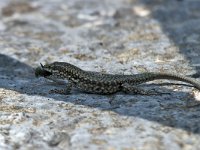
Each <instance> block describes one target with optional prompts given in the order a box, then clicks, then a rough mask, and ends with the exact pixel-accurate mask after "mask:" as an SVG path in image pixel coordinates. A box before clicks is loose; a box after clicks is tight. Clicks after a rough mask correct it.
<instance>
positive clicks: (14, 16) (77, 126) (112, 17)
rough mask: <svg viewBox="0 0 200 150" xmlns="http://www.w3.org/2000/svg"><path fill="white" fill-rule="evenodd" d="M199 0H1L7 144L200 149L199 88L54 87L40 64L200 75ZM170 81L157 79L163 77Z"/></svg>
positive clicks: (0, 69) (8, 149) (7, 148)
mask: <svg viewBox="0 0 200 150" xmlns="http://www.w3.org/2000/svg"><path fill="white" fill-rule="evenodd" d="M199 8H200V1H199V0H113V1H112V0H29V1H28V0H27V1H25V0H24V1H22V0H13V1H11V0H1V1H0V10H1V14H0V149H1V150H12V149H20V150H25V149H39V148H40V149H47V150H48V149H55V150H57V149H73V150H78V149H82V150H84V149H93V150H95V149H107V150H115V149H116V150H120V149H123V150H161V149H167V150H175V149H176V150H181V149H182V150H195V149H196V150H198V149H200V145H199V141H200V105H199V104H200V102H199V101H200V93H199V92H198V91H197V90H195V89H193V88H191V87H186V86H184V87H183V86H178V85H173V86H162V87H159V86H156V85H148V86H147V88H156V89H158V90H163V91H168V92H170V93H171V95H162V96H141V95H125V94H123V93H117V94H114V95H109V96H105V95H95V94H85V93H81V92H79V91H76V90H74V91H73V92H72V94H71V95H57V94H49V93H48V91H49V90H50V89H53V88H59V87H61V88H62V87H64V85H58V84H55V83H53V82H50V81H48V80H46V79H43V78H39V79H37V78H35V77H34V68H35V67H37V66H38V65H39V63H40V62H41V63H48V62H53V61H66V62H70V63H72V64H76V65H77V66H79V67H81V68H83V69H86V70H93V71H101V72H107V73H119V74H133V73H138V72H144V71H169V72H174V73H179V74H185V75H193V76H195V77H199V72H200V59H199V56H200V43H199V41H200V9H199ZM163 82H165V83H166V82H169V81H157V82H156V83H163Z"/></svg>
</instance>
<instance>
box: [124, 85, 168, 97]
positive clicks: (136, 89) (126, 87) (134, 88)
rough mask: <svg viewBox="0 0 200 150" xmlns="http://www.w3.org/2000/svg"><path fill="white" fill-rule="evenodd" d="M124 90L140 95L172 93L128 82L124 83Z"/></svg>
mask: <svg viewBox="0 0 200 150" xmlns="http://www.w3.org/2000/svg"><path fill="white" fill-rule="evenodd" d="M122 91H123V92H125V93H128V94H140V95H162V94H170V93H164V92H159V91H155V90H154V89H153V90H144V89H142V88H140V87H137V86H135V85H130V84H128V83H124V84H122Z"/></svg>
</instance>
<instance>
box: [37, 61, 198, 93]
mask: <svg viewBox="0 0 200 150" xmlns="http://www.w3.org/2000/svg"><path fill="white" fill-rule="evenodd" d="M40 65H41V66H40V67H37V68H36V69H35V76H36V77H40V76H42V77H45V78H47V79H51V80H54V81H56V80H57V79H62V80H68V83H67V86H66V88H65V89H62V90H57V89H54V90H51V92H55V93H59V94H69V93H70V92H71V90H72V88H74V87H75V88H78V89H80V90H82V91H84V92H87V93H96V94H113V93H116V92H119V91H122V92H125V93H130V94H142V95H157V94H165V93H160V92H158V91H157V92H156V91H155V90H144V89H142V88H140V87H138V85H139V84H142V83H146V82H149V81H153V80H158V79H167V80H177V81H182V82H185V83H189V84H191V85H193V86H194V87H195V88H196V89H198V90H199V91H200V82H198V81H197V80H196V79H193V78H190V77H186V76H183V75H178V74H174V73H159V72H144V73H139V74H133V75H120V74H104V73H101V72H92V71H85V70H83V69H81V68H79V67H77V66H75V65H72V64H70V63H66V62H53V63H51V64H45V65H42V64H40Z"/></svg>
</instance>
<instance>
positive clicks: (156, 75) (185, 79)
mask: <svg viewBox="0 0 200 150" xmlns="http://www.w3.org/2000/svg"><path fill="white" fill-rule="evenodd" d="M149 77H150V78H151V79H150V80H149V81H152V80H156V79H167V80H168V79H170V80H176V81H182V82H186V83H190V84H192V85H193V86H194V87H195V88H197V89H198V90H200V82H198V81H197V80H195V79H194V78H190V77H186V76H183V75H176V74H171V73H149Z"/></svg>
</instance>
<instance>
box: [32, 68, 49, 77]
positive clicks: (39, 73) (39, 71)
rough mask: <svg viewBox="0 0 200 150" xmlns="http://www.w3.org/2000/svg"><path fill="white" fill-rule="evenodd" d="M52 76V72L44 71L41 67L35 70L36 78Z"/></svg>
mask: <svg viewBox="0 0 200 150" xmlns="http://www.w3.org/2000/svg"><path fill="white" fill-rule="evenodd" d="M51 75H52V72H50V71H48V70H46V69H44V68H43V66H42V67H38V68H36V69H35V76H36V77H40V76H41V77H48V76H51Z"/></svg>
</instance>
